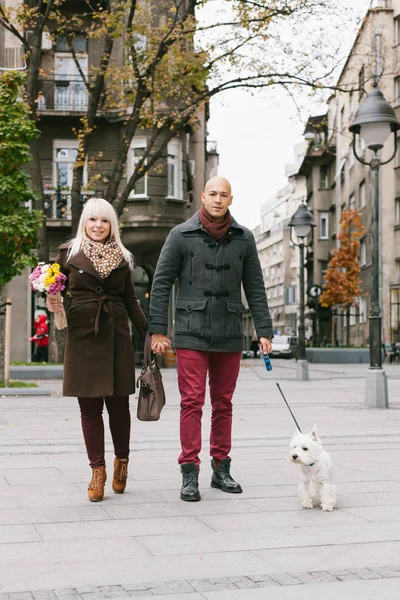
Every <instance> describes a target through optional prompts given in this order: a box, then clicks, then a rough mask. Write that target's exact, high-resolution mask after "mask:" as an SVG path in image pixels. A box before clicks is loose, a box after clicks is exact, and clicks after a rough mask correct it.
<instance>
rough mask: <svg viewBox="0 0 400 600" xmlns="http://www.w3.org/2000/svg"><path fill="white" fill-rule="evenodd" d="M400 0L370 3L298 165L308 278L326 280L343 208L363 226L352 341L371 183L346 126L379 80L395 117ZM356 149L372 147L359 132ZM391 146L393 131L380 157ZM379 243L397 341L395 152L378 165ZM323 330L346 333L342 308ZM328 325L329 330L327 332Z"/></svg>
mask: <svg viewBox="0 0 400 600" xmlns="http://www.w3.org/2000/svg"><path fill="white" fill-rule="evenodd" d="M399 52H400V0H386V1H382V0H381V1H379V0H376V1H375V2H372V3H371V5H370V8H369V10H368V11H367V14H366V16H365V18H364V20H363V22H362V25H361V27H360V29H359V32H358V35H357V37H356V40H355V42H354V44H353V47H352V49H351V51H350V53H349V56H348V58H347V61H346V63H345V66H344V68H343V70H342V73H341V75H340V77H339V79H338V82H337V87H338V88H339V89H341V90H344V91H337V92H336V93H335V94H334V95H333V96H331V98H330V99H329V100H328V109H327V113H326V114H325V115H323V116H322V117H311V118H310V119H309V122H308V125H307V128H306V137H307V134H308V139H309V148H308V151H307V154H306V156H305V159H304V161H303V164H302V166H301V169H300V172H301V173H303V174H304V175H305V177H306V179H307V198H308V204H309V207H310V209H311V210H312V211H313V215H314V219H315V222H316V225H317V227H316V231H315V232H314V238H313V243H312V250H311V251H310V252H309V256H308V262H307V268H308V277H309V279H310V280H311V279H312V280H313V281H314V282H315V283H319V284H323V282H324V271H325V270H326V267H327V265H328V261H329V259H330V257H331V252H332V250H333V249H334V248H336V247H337V245H338V243H339V242H338V240H337V237H336V234H337V232H338V230H339V223H340V215H341V212H342V210H343V209H345V208H350V209H355V210H357V211H359V213H360V215H361V220H362V223H363V225H364V228H365V235H364V237H363V238H362V239H361V241H360V242H361V247H360V253H359V264H360V267H361V274H360V277H361V288H362V294H361V296H360V297H359V298H356V299H355V305H354V307H352V309H351V316H350V341H351V344H352V345H365V344H367V343H368V336H369V326H368V316H369V302H370V287H371V218H372V190H371V177H370V168H369V166H366V165H363V164H361V163H360V162H359V161H358V160H357V159H356V157H355V155H354V152H353V149H352V135H351V133H350V132H349V125H350V124H351V122H352V120H353V119H354V116H355V113H356V111H357V108H358V106H359V105H360V104H361V103H362V102H363V100H364V99H365V96H366V94H367V93H368V91H369V90H371V89H372V87H373V85H374V84H375V83H376V84H377V85H378V87H379V88H380V89H381V90H382V91H383V93H384V95H385V98H386V100H387V101H388V102H389V103H391V104H392V106H393V107H394V108H395V110H396V113H397V117H398V118H400V60H399V59H400V55H399ZM356 151H357V153H358V155H359V156H360V157H361V158H363V159H366V160H370V158H371V157H372V154H371V153H370V151H369V150H367V149H366V148H365V145H364V143H363V141H362V139H361V138H359V137H358V138H357V144H356ZM392 152H393V137H391V138H389V139H388V141H387V142H386V144H385V147H384V149H383V150H382V156H381V158H382V160H383V161H385V160H386V159H388V158H389V157H390V155H391V154H392ZM380 216H381V231H380V247H381V268H380V271H381V280H380V297H381V307H382V327H383V331H382V334H383V341H384V342H388V341H392V342H397V341H400V151H399V152H398V154H397V156H396V157H395V159H394V160H393V161H391V162H390V163H388V164H387V165H384V166H383V167H382V169H381V181H380ZM324 319H325V320H324V324H323V328H322V331H321V337H327V338H328V339H329V338H330V337H331V336H332V338H334V339H335V341H336V343H338V342H344V340H345V339H346V331H345V329H346V320H345V316H344V313H343V311H341V310H340V309H339V308H335V309H334V310H333V315H332V319H331V316H330V315H329V313H328V312H326V314H325V315H324ZM329 330H330V332H331V334H330V333H329Z"/></svg>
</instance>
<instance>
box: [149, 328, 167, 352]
mask: <svg viewBox="0 0 400 600" xmlns="http://www.w3.org/2000/svg"><path fill="white" fill-rule="evenodd" d="M170 346H171V341H170V340H169V339H168V338H167V336H166V335H164V334H162V333H153V334H152V335H151V349H152V351H153V352H154V354H164V352H165V351H166V350H168V348H169V347H170Z"/></svg>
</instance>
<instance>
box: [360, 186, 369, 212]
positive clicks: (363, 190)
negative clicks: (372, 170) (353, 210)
mask: <svg viewBox="0 0 400 600" xmlns="http://www.w3.org/2000/svg"><path fill="white" fill-rule="evenodd" d="M366 204H367V191H366V188H365V181H362V182H361V183H360V208H364V206H365V205H366Z"/></svg>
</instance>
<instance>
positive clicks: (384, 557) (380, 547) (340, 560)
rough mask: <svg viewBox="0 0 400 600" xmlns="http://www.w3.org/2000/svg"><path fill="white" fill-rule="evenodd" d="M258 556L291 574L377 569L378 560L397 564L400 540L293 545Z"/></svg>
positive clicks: (261, 551)
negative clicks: (309, 545)
mask: <svg viewBox="0 0 400 600" xmlns="http://www.w3.org/2000/svg"><path fill="white" fill-rule="evenodd" d="M254 554H256V555H257V556H260V557H261V558H263V559H265V560H266V561H267V562H268V563H269V564H272V565H274V566H275V567H276V568H277V569H279V570H282V571H287V570H288V566H287V565H290V573H296V572H297V573H308V572H314V571H331V570H332V569H349V570H350V571H351V572H355V569H362V568H364V567H367V568H368V567H371V568H372V569H373V570H374V567H376V563H377V557H379V562H380V563H382V564H386V565H391V564H393V563H395V564H397V560H396V558H397V557H398V556H400V541H396V542H380V543H373V542H372V543H369V544H335V545H327V546H323V545H319V546H318V547H315V546H314V547H303V548H301V547H298V548H295V547H292V548H282V549H279V548H277V549H274V550H256V551H255V552H254Z"/></svg>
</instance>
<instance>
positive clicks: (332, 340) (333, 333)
mask: <svg viewBox="0 0 400 600" xmlns="http://www.w3.org/2000/svg"><path fill="white" fill-rule="evenodd" d="M331 319H332V320H331V323H332V327H331V343H332V348H334V347H335V315H334V314H333V311H332V316H331Z"/></svg>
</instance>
